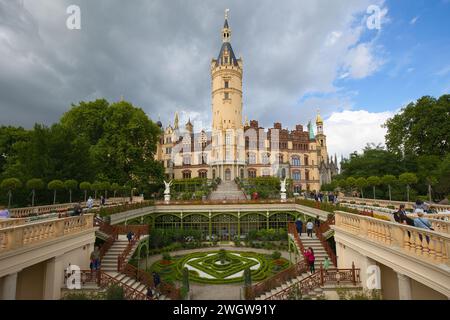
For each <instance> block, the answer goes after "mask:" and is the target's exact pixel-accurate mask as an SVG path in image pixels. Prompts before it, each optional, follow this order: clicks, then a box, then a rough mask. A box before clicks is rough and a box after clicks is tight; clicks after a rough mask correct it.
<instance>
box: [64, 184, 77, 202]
mask: <svg viewBox="0 0 450 320" xmlns="http://www.w3.org/2000/svg"><path fill="white" fill-rule="evenodd" d="M64 187H65V188H66V190H69V202H70V203H72V190H75V189H76V188H77V187H78V181H77V180H73V179H71V180H66V181H64Z"/></svg>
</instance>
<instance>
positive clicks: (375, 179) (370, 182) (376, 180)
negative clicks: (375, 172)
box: [367, 176, 381, 199]
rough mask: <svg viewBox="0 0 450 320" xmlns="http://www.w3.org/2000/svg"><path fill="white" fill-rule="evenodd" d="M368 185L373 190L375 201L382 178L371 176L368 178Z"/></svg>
mask: <svg viewBox="0 0 450 320" xmlns="http://www.w3.org/2000/svg"><path fill="white" fill-rule="evenodd" d="M367 183H368V185H369V186H372V188H373V198H374V199H375V188H376V186H379V185H380V184H381V181H380V178H378V177H377V176H370V177H368V178H367Z"/></svg>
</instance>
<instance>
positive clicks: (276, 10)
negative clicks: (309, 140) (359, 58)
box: [0, 0, 373, 127]
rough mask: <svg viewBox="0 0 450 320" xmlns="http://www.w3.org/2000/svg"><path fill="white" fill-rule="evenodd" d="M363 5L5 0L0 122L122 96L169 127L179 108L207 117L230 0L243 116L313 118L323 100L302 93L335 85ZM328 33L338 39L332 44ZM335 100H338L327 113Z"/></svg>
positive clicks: (0, 12)
mask: <svg viewBox="0 0 450 320" xmlns="http://www.w3.org/2000/svg"><path fill="white" fill-rule="evenodd" d="M22 2H23V5H22ZM370 2H371V3H372V2H373V1H370ZM368 3H369V0H365V1H360V0H348V1H345V2H343V1H332V0H323V1H297V0H289V1H288V0H286V1H282V2H279V1H278V2H276V1H268V0H266V1H256V0H250V1H239V0H232V1H229V2H228V3H227V4H224V3H223V2H221V1H200V0H191V1H182V0H171V1H163V0H158V1H144V0H139V1H138V0H137V1H127V2H124V1H118V0H116V1H114V0H110V1H107V0H96V1H88V0H78V1H77V0H71V1H67V0H62V1H54V0H26V1H19V0H0V124H20V125H24V126H27V127H30V126H31V125H32V124H33V123H34V122H43V123H46V124H50V123H52V122H55V121H57V120H58V119H59V117H60V116H61V114H62V113H63V112H65V111H67V109H68V108H69V106H70V104H71V103H77V102H79V101H81V100H87V99H94V98H97V97H105V98H106V99H108V100H109V101H117V100H118V99H119V98H120V96H121V95H123V96H124V97H125V99H126V100H129V101H131V102H132V103H134V104H136V105H138V106H140V107H142V108H143V109H144V110H145V111H146V112H147V114H148V115H149V116H150V117H151V118H152V119H156V118H157V117H158V115H161V120H162V121H163V122H164V123H167V122H168V121H172V119H173V114H174V112H175V111H177V110H179V111H182V110H184V111H187V110H192V111H193V116H194V117H197V118H200V119H201V120H202V121H207V119H209V118H210V110H211V101H210V75H209V63H210V59H211V58H213V57H216V56H217V54H218V52H219V49H220V45H221V38H220V30H221V27H222V23H223V12H224V9H225V6H226V7H229V8H230V9H231V12H230V26H231V28H232V30H233V36H232V45H233V48H234V50H235V52H236V54H238V55H242V56H243V59H244V90H245V91H244V114H245V115H248V116H249V118H250V119H252V118H256V119H258V120H260V123H261V124H264V125H266V126H267V125H271V124H272V123H273V122H274V121H282V122H283V123H284V124H286V125H288V126H291V127H292V126H293V125H294V124H295V123H298V122H299V123H306V122H307V121H308V120H309V119H311V118H313V116H314V114H315V112H316V107H315V106H312V105H311V104H312V103H311V102H310V103H303V102H299V101H300V98H301V97H302V96H303V95H304V94H305V93H307V92H328V93H333V92H334V91H335V90H336V89H335V88H334V86H333V81H334V80H335V78H336V77H337V71H338V69H339V68H340V67H342V65H343V63H344V62H345V57H346V54H347V53H348V49H349V47H350V46H352V45H354V44H356V43H357V42H358V39H359V34H360V33H359V32H358V30H357V28H355V27H354V26H353V23H352V22H354V20H353V18H354V16H355V14H361V12H364V11H365V9H366V8H367V5H368ZM70 4H77V5H79V6H80V7H81V16H82V29H81V30H68V29H67V28H66V27H65V20H66V18H67V14H66V12H65V10H66V8H67V6H69V5H70ZM333 31H340V32H342V34H343V35H342V37H341V38H340V39H339V40H338V41H337V42H336V44H335V45H334V47H327V46H326V45H325V43H326V39H327V37H328V36H329V34H330V33H331V32H333ZM344 100H345V99H344ZM324 101H325V102H328V101H331V102H333V103H334V102H336V100H333V99H331V100H330V99H328V100H324ZM324 101H317V104H319V105H320V104H322V105H323V104H324ZM344 102H345V101H344ZM345 103H346V102H345ZM321 108H322V107H321ZM339 108H342V106H339V101H337V102H336V105H332V106H331V105H330V106H328V108H327V107H326V106H325V107H323V110H324V111H325V112H331V111H333V110H336V109H339Z"/></svg>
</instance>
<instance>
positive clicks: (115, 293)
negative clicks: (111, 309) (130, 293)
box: [106, 285, 125, 300]
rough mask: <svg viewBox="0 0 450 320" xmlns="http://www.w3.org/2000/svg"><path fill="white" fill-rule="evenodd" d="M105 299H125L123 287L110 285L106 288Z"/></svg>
mask: <svg viewBox="0 0 450 320" xmlns="http://www.w3.org/2000/svg"><path fill="white" fill-rule="evenodd" d="M106 300H125V295H124V291H123V288H122V287H120V286H118V285H113V286H110V287H109V288H108V289H107V290H106Z"/></svg>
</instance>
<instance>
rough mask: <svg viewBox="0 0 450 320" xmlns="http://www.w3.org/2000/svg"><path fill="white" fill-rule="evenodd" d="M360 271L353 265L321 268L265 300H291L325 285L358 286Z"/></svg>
mask: <svg viewBox="0 0 450 320" xmlns="http://www.w3.org/2000/svg"><path fill="white" fill-rule="evenodd" d="M360 271H361V270H360V269H356V268H355V265H354V264H352V268H351V269H337V268H333V269H328V270H324V269H323V267H322V266H320V270H319V271H316V272H315V273H313V274H311V275H309V276H307V277H306V278H304V279H301V280H300V281H299V282H297V283H294V284H292V285H290V286H289V287H287V288H285V289H283V290H281V291H280V292H277V293H276V294H274V295H271V296H269V297H266V298H265V300H289V299H290V298H291V297H292V295H293V294H294V295H295V294H296V293H297V292H298V293H301V295H304V294H308V293H309V292H310V291H311V290H314V289H315V288H319V287H323V286H324V285H325V284H330V283H332V284H338V285H339V284H341V283H349V284H352V285H354V286H356V285H357V284H358V283H359V282H360V281H361V280H360Z"/></svg>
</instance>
